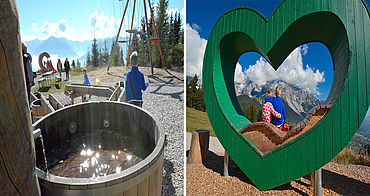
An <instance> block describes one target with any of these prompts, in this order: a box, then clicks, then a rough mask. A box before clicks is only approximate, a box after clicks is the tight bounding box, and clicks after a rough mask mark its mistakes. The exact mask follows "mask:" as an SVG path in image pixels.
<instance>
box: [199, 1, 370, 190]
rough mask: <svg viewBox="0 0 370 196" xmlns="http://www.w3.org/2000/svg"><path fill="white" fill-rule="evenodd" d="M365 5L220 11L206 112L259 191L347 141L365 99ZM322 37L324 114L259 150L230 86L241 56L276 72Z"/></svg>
mask: <svg viewBox="0 0 370 196" xmlns="http://www.w3.org/2000/svg"><path fill="white" fill-rule="evenodd" d="M369 37H370V20H369V9H368V7H367V5H366V3H364V2H363V1H361V0H346V1H345V2H343V1H336V0H331V1H328V0H324V1H323V0H308V1H297V0H286V1H282V2H281V3H280V5H279V6H278V7H277V8H276V10H275V11H274V12H273V14H272V15H271V16H270V17H269V18H268V19H266V18H265V17H264V16H263V15H262V14H260V13H259V12H258V11H256V10H254V9H251V8H248V7H238V8H235V9H232V10H230V11H228V12H226V13H225V14H224V15H222V16H221V17H220V18H219V19H218V21H217V22H216V24H215V25H214V27H213V29H212V32H211V34H210V37H209V39H208V43H207V47H206V52H205V55H204V61H203V89H204V100H205V104H206V109H207V113H208V116H209V119H210V122H211V124H212V127H213V129H214V130H215V132H216V135H217V137H218V139H219V140H220V142H221V144H222V145H223V147H224V148H225V149H226V151H227V152H228V153H229V155H230V156H231V157H232V159H233V160H234V161H235V162H236V164H237V165H238V166H239V167H240V168H241V170H242V171H243V172H244V173H245V174H246V175H247V176H248V177H249V178H250V179H251V180H252V181H253V183H254V184H255V185H256V186H257V187H258V189H260V190H267V189H270V188H272V187H275V186H278V185H281V184H284V183H287V182H289V181H292V180H295V179H297V178H300V177H302V176H304V175H307V174H309V173H311V172H313V171H315V170H317V169H319V168H320V167H322V166H324V165H325V164H326V163H328V162H329V161H330V160H332V158H333V157H334V156H336V155H337V154H338V153H339V152H340V151H341V150H342V149H343V148H344V147H345V146H346V145H347V143H348V142H349V141H350V140H351V138H352V136H353V135H354V134H355V132H356V131H357V129H358V128H359V126H360V125H361V122H362V121H363V119H364V117H365V115H366V112H367V109H368V107H369V103H370V61H369V59H368V58H367V57H366V55H367V54H366V51H370V47H369V46H370V45H369V43H368V41H369ZM307 42H321V43H323V44H325V45H326V46H327V48H328V49H329V51H330V53H331V55H332V58H333V66H334V67H333V70H334V78H333V83H332V87H331V90H330V93H329V96H328V98H327V100H326V104H331V105H332V107H331V109H330V110H329V111H328V112H327V114H326V115H325V116H324V117H323V118H322V119H321V120H320V121H319V122H318V123H317V124H316V125H314V126H313V127H312V128H311V129H309V130H308V131H306V132H304V133H303V134H301V135H299V136H298V137H296V138H294V139H292V140H290V141H288V142H286V143H283V144H282V145H279V146H278V147H276V148H274V149H272V150H271V151H269V152H266V153H262V152H261V150H260V149H258V148H257V147H256V145H255V144H253V142H251V141H250V140H249V139H248V138H247V137H245V136H244V135H243V134H241V133H240V132H239V131H240V130H241V129H242V128H243V127H245V126H246V125H248V124H250V121H249V120H248V119H247V118H246V117H245V116H244V114H243V112H242V110H241V108H240V106H239V103H238V101H237V97H236V95H235V89H234V72H235V66H236V63H237V60H238V58H239V57H240V55H242V54H243V53H245V52H251V51H254V52H258V53H260V54H261V55H262V56H264V57H265V59H267V61H268V62H269V63H270V64H271V65H272V66H273V67H274V69H277V68H278V67H279V65H280V64H281V63H282V61H283V60H284V59H285V58H286V57H287V55H289V53H290V52H291V51H292V50H293V49H294V48H296V47H297V46H299V45H301V44H304V43H307Z"/></svg>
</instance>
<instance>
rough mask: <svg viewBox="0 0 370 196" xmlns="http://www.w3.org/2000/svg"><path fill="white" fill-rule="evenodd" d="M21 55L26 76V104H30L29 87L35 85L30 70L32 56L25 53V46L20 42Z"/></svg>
mask: <svg viewBox="0 0 370 196" xmlns="http://www.w3.org/2000/svg"><path fill="white" fill-rule="evenodd" d="M22 56H23V66H24V73H25V77H26V88H27V98H28V104H30V105H31V87H32V86H33V85H35V83H34V81H33V78H34V77H33V76H34V75H33V72H32V64H31V60H32V56H31V55H30V54H29V53H27V47H26V45H25V44H24V43H22Z"/></svg>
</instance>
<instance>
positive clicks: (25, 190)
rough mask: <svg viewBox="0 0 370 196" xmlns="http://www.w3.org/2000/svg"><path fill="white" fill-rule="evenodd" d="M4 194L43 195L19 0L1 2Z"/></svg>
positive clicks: (0, 190) (0, 176)
mask: <svg viewBox="0 0 370 196" xmlns="http://www.w3.org/2000/svg"><path fill="white" fill-rule="evenodd" d="M0 24H2V25H0V81H1V90H0V138H1V139H0V157H1V159H0V195H40V187H39V184H38V181H37V177H36V172H35V167H36V166H35V163H36V158H35V144H34V141H33V136H32V124H31V114H30V110H29V104H28V99H27V91H26V85H25V83H26V82H25V73H24V68H23V58H22V52H21V38H20V30H19V20H18V10H17V5H16V2H15V0H4V1H1V5H0Z"/></svg>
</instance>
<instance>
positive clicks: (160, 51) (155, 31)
mask: <svg viewBox="0 0 370 196" xmlns="http://www.w3.org/2000/svg"><path fill="white" fill-rule="evenodd" d="M148 3H149V10H150V16H151V17H152V20H153V27H154V33H155V36H156V37H157V38H159V37H158V33H157V28H156V27H155V20H154V14H153V10H152V4H151V3H150V0H148ZM157 45H158V50H159V55H160V56H161V61H162V65H163V67H162V68H164V69H165V70H166V71H167V69H166V66H165V64H164V60H163V55H162V50H161V45H160V44H159V42H157Z"/></svg>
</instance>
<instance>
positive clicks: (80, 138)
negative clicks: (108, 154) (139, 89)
mask: <svg viewBox="0 0 370 196" xmlns="http://www.w3.org/2000/svg"><path fill="white" fill-rule="evenodd" d="M34 126H35V129H40V130H41V133H42V138H43V142H42V143H41V138H40V139H39V138H36V137H37V136H36V135H37V134H36V133H37V131H35V143H36V157H37V160H36V165H37V168H36V171H37V176H38V178H39V181H40V186H41V192H42V194H45V195H138V196H139V195H140V196H141V195H161V191H162V179H163V162H164V132H163V130H161V129H160V127H159V126H158V124H157V123H156V121H155V120H154V119H153V118H152V117H151V116H150V115H149V114H148V113H147V112H146V111H145V110H143V109H142V108H140V107H136V106H132V105H130V104H127V103H120V102H112V101H104V102H85V103H80V104H75V105H71V106H67V107H64V108H62V109H59V110H57V111H55V112H52V113H50V114H48V115H46V116H45V117H43V118H42V119H40V120H39V121H37V122H36V123H35V124H34ZM120 138H128V139H127V140H125V139H124V140H121V139H120ZM82 143H85V144H86V146H93V145H97V144H99V146H101V150H120V149H123V148H125V149H127V150H128V151H130V152H132V153H133V154H134V155H136V156H138V157H140V158H141V159H142V160H141V161H140V162H137V163H135V164H134V165H132V166H130V167H128V168H127V169H124V170H122V171H120V172H117V173H113V174H109V175H106V176H105V175H104V176H99V177H96V178H94V177H93V178H91V177H71V176H63V175H60V174H55V173H53V172H52V170H53V167H54V168H55V164H52V163H50V162H54V163H58V162H59V163H60V161H64V162H68V161H69V160H70V159H67V160H65V159H64V157H71V159H74V157H73V155H71V154H69V153H68V151H71V152H75V150H74V149H79V147H77V148H76V145H77V146H78V145H81V144H82ZM100 144H101V145H100ZM42 145H43V146H44V149H45V156H46V158H47V163H46V164H47V165H48V169H49V173H46V172H45V160H44V157H45V156H44V155H43V150H42ZM55 149H56V150H57V151H56V150H55ZM71 149H72V150H71ZM99 149H100V147H99ZM95 150H97V149H95ZM56 152H57V153H56ZM57 165H58V164H57ZM64 168H65V169H64V170H63V171H68V170H69V169H70V168H68V166H67V167H64Z"/></svg>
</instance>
